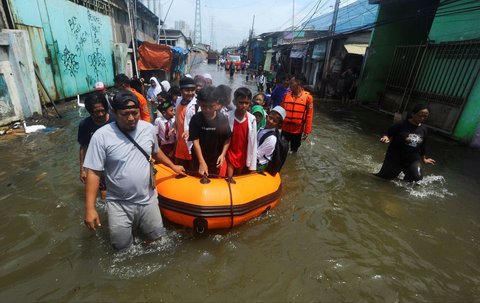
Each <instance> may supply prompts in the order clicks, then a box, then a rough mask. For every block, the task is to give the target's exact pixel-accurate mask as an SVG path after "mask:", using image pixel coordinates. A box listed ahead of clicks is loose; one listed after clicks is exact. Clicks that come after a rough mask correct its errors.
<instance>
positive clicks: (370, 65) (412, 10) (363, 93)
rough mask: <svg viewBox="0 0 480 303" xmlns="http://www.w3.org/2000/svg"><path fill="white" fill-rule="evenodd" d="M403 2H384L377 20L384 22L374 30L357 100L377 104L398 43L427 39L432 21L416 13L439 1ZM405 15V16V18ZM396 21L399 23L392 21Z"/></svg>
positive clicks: (411, 42)
mask: <svg viewBox="0 0 480 303" xmlns="http://www.w3.org/2000/svg"><path fill="white" fill-rule="evenodd" d="M400 2H401V1H398V2H394V3H390V4H385V5H381V6H380V9H379V12H378V22H381V23H383V22H385V25H382V26H379V27H377V28H375V29H374V31H373V33H372V38H371V40H370V46H369V49H368V51H367V54H366V57H365V60H366V61H365V65H364V69H363V74H362V78H361V79H360V84H359V86H358V91H357V99H358V100H359V101H360V102H362V103H376V102H378V101H379V99H380V97H381V95H382V94H383V91H384V89H385V82H386V80H387V77H388V71H389V69H390V65H391V61H392V57H393V53H394V51H395V47H396V46H397V45H409V44H419V43H420V42H421V41H425V40H426V38H427V35H428V32H429V30H430V24H431V20H429V19H428V18H426V17H420V16H419V17H418V18H408V19H407V17H409V16H415V15H416V14H417V13H418V12H419V11H421V9H422V8H424V7H429V6H435V5H436V3H437V2H438V0H418V1H409V2H408V3H407V4H408V5H407V4H404V3H400ZM402 17H404V18H403V19H402ZM394 20H397V21H396V22H392V21H394Z"/></svg>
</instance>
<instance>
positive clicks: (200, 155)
mask: <svg viewBox="0 0 480 303" xmlns="http://www.w3.org/2000/svg"><path fill="white" fill-rule="evenodd" d="M214 90H215V87H214V86H207V87H205V88H202V89H201V90H200V91H199V92H198V95H197V102H198V104H199V105H200V109H201V111H199V112H197V113H196V114H195V115H194V116H193V117H192V119H191V120H190V125H189V129H190V132H189V141H192V142H193V151H192V158H193V164H194V168H195V169H197V170H198V173H199V175H200V176H203V175H207V176H208V175H210V174H216V175H218V173H219V170H220V168H221V167H222V165H223V162H224V161H225V155H226V153H227V150H228V147H229V145H230V137H231V135H232V133H231V131H230V128H229V127H228V120H227V118H226V117H225V116H224V115H222V114H219V113H218V112H217V109H218V106H219V103H218V99H216V98H215V97H214V94H213V91H214Z"/></svg>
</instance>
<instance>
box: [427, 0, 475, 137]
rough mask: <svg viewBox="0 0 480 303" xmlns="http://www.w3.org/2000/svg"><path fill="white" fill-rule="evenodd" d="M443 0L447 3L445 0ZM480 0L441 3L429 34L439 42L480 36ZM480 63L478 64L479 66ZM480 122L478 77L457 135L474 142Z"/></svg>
mask: <svg viewBox="0 0 480 303" xmlns="http://www.w3.org/2000/svg"><path fill="white" fill-rule="evenodd" d="M441 3H445V0H442V1H441ZM478 5H479V2H476V3H475V2H474V1H471V0H459V1H457V2H454V3H450V4H447V5H441V6H440V7H439V9H438V10H437V16H436V17H435V20H434V22H433V24H432V29H431V31H430V34H429V37H430V39H431V40H434V41H435V42H436V43H439V42H446V41H462V40H472V39H479V38H480V11H479V10H478V9H477V10H471V9H472V8H475V7H478ZM478 68H480V66H478V65H477V66H476V69H478ZM479 126H480V79H477V81H476V83H475V84H474V86H473V89H472V91H471V93H470V95H469V97H468V98H467V100H466V102H465V107H464V109H463V112H462V114H461V116H460V118H459V120H458V122H457V125H456V127H455V129H454V131H453V136H454V137H456V138H458V139H460V140H462V141H465V142H471V141H472V139H473V138H474V136H475V133H476V130H477V128H478V127H479Z"/></svg>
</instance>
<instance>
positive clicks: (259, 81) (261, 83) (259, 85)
mask: <svg viewBox="0 0 480 303" xmlns="http://www.w3.org/2000/svg"><path fill="white" fill-rule="evenodd" d="M256 81H257V88H258V91H259V92H263V89H264V87H265V81H266V78H265V75H264V74H263V72H259V74H258V75H257V78H256Z"/></svg>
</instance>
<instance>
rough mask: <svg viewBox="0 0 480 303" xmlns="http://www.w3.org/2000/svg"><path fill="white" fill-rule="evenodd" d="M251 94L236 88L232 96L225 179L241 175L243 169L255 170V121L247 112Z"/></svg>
mask: <svg viewBox="0 0 480 303" xmlns="http://www.w3.org/2000/svg"><path fill="white" fill-rule="evenodd" d="M251 100H252V92H251V91H250V90H249V89H248V88H246V87H240V88H238V89H237V90H236V91H235V92H234V94H233V103H234V105H235V110H234V111H231V112H230V113H229V115H228V123H229V126H230V130H231V131H232V140H231V142H230V148H229V150H228V153H227V162H228V167H227V177H228V178H231V177H232V176H233V175H239V174H242V173H243V171H244V169H245V167H247V168H248V170H250V171H255V170H256V169H257V120H256V118H255V116H254V115H252V114H251V113H249V112H248V110H249V109H250V102H251Z"/></svg>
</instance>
